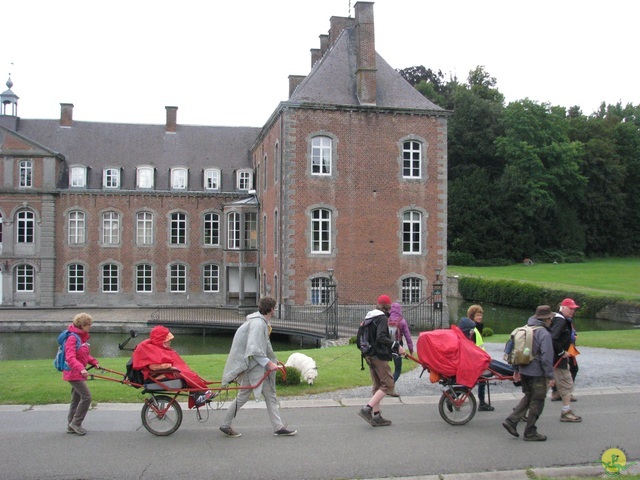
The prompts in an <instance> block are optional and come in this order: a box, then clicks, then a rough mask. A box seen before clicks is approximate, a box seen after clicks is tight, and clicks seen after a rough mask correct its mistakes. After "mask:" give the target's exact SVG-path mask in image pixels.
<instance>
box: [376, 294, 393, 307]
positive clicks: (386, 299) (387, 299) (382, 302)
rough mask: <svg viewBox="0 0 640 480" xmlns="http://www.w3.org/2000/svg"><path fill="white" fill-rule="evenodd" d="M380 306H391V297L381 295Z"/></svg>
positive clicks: (379, 298)
mask: <svg viewBox="0 0 640 480" xmlns="http://www.w3.org/2000/svg"><path fill="white" fill-rule="evenodd" d="M378 305H391V297H390V296H389V295H380V296H379V297H378Z"/></svg>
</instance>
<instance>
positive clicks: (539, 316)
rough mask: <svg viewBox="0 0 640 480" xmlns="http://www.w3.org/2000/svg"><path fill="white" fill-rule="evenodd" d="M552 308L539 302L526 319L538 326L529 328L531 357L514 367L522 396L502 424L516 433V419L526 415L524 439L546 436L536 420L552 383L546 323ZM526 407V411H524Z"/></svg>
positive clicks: (550, 349) (551, 346) (549, 323)
mask: <svg viewBox="0 0 640 480" xmlns="http://www.w3.org/2000/svg"><path fill="white" fill-rule="evenodd" d="M553 316H554V314H553V312H552V311H551V307H549V306H548V305H540V306H539V307H538V308H536V313H535V315H533V316H532V317H531V318H529V320H528V321H527V325H529V326H531V327H538V328H536V329H535V330H534V332H533V355H534V358H533V360H532V361H531V363H529V364H528V365H518V366H517V367H516V377H515V380H516V381H517V380H518V377H519V378H520V380H521V381H522V393H524V397H522V399H521V400H520V403H518V405H517V406H516V408H514V409H513V412H512V413H511V415H509V416H508V417H507V418H506V419H505V421H504V422H503V423H502V426H503V427H504V428H505V429H506V430H507V432H509V433H510V434H511V435H513V436H514V437H519V436H520V434H519V433H518V430H517V426H518V422H519V421H520V420H523V417H525V416H526V422H527V424H526V426H525V427H524V440H526V441H529V442H544V441H545V440H546V439H547V437H546V435H542V434H540V433H538V429H537V427H536V422H537V421H538V418H539V417H540V415H541V414H542V410H543V409H544V401H545V398H546V396H547V391H548V389H549V387H552V386H553V385H554V384H555V380H554V376H553V359H554V354H553V343H552V341H551V333H549V326H550V325H551V320H552V319H553ZM527 411H528V413H527Z"/></svg>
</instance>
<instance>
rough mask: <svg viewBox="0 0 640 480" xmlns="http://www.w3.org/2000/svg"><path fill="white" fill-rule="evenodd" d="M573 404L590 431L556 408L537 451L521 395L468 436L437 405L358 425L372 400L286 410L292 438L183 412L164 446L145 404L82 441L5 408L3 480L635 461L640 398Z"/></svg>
mask: <svg viewBox="0 0 640 480" xmlns="http://www.w3.org/2000/svg"><path fill="white" fill-rule="evenodd" d="M576 393H577V394H578V395H579V396H580V400H579V404H578V405H579V410H578V411H579V413H580V415H582V416H583V418H584V421H583V422H582V423H581V424H563V423H560V422H559V409H560V407H559V405H558V403H549V402H548V403H547V405H546V410H545V412H544V414H543V416H542V418H541V419H540V421H539V429H540V431H541V432H542V433H545V434H546V435H548V436H549V440H548V441H547V442H542V443H534V444H532V443H527V442H523V441H522V440H521V439H516V438H514V437H512V436H510V435H509V434H507V433H506V432H505V431H504V429H503V428H502V426H501V422H502V419H503V418H504V417H505V416H506V415H507V413H508V412H509V411H510V410H511V408H512V407H513V406H514V405H515V403H516V401H517V398H519V394H518V393H517V392H514V393H513V394H497V395H495V396H494V399H493V403H494V405H495V406H496V411H495V412H478V413H477V414H476V417H475V418H474V419H473V420H472V421H471V422H470V423H469V424H467V425H465V426H462V427H452V426H450V425H448V424H446V423H445V422H444V421H443V420H442V419H441V418H440V416H439V414H438V410H437V400H438V398H437V397H436V396H428V397H418V396H414V397H406V398H402V399H400V400H398V399H392V398H388V399H385V402H384V404H383V405H384V413H385V416H387V417H389V418H390V419H392V420H393V425H392V426H390V427H381V428H373V427H371V426H369V425H368V424H366V423H365V422H364V421H363V420H362V419H360V418H359V417H358V416H357V415H356V412H357V409H358V408H359V407H360V405H362V403H363V401H364V399H357V398H345V399H341V400H340V401H335V400H330V399H320V400H313V401H310V400H304V401H300V400H283V401H282V413H283V417H284V419H285V421H287V422H288V423H289V426H290V427H293V428H296V429H298V431H299V434H298V435H297V436H295V437H285V438H275V437H274V436H273V435H272V431H271V428H270V425H269V423H268V419H267V415H266V412H265V411H263V405H262V404H255V403H253V402H252V403H251V404H250V405H248V407H249V408H247V409H246V410H244V409H243V410H242V411H241V412H240V414H239V417H238V419H237V421H236V424H234V426H235V427H236V429H237V430H239V431H240V432H242V434H243V435H242V437H240V438H227V437H224V436H223V435H222V434H221V433H220V432H219V431H218V425H219V422H220V419H221V417H222V412H220V411H216V410H212V411H210V418H209V419H208V421H207V422H205V423H198V422H197V420H196V416H195V412H193V411H185V415H184V422H183V425H182V426H181V427H180V429H179V430H178V431H177V432H176V433H174V434H173V435H171V436H169V437H155V436H152V435H151V434H149V433H148V432H147V431H146V430H145V429H144V427H142V426H141V421H140V408H141V404H128V405H109V404H100V405H98V406H97V408H95V409H93V410H91V411H90V412H89V415H88V417H87V419H86V421H85V427H86V428H87V429H88V430H89V433H88V434H87V435H86V436H84V437H79V436H77V435H69V434H66V433H65V429H66V425H65V419H66V409H67V406H66V405H48V406H40V407H35V408H29V407H26V406H25V407H16V406H0V425H1V426H2V427H1V431H0V465H2V467H1V468H0V479H3V480H4V479H8V480H13V479H21V480H35V479H38V480H54V479H55V480H65V479H67V480H72V479H74V480H77V479H93V480H103V479H104V480H107V479H109V480H111V479H126V480H128V479H132V480H133V479H136V480H140V479H154V480H163V479H171V480H174V479H178V478H186V479H189V480H201V479H202V480H204V479H230V478H231V479H234V480H245V479H246V480H249V479H260V480H264V479H279V480H300V479H309V480H315V479H350V478H370V479H371V478H390V477H395V478H397V477H406V478H425V479H426V478H444V479H454V478H455V479H459V478H474V479H476V478H485V479H489V478H491V479H496V478H504V479H507V478H508V479H519V478H522V479H526V478H527V477H526V474H525V471H524V469H526V468H527V467H529V466H531V465H535V466H536V472H540V471H541V470H540V469H542V468H545V467H568V466H582V467H577V468H576V469H575V470H572V472H573V471H575V472H577V473H580V472H587V471H588V472H589V473H603V470H602V467H600V466H598V465H596V464H595V462H598V461H599V460H600V457H601V455H602V452H603V451H604V450H605V449H607V448H609V447H618V448H622V449H624V451H626V452H627V454H628V455H629V457H630V458H629V459H630V460H638V458H639V457H640V436H639V435H638V419H639V418H640V402H638V399H639V398H640V397H639V394H640V387H627V388H623V387H619V388H613V387H612V388H607V389H585V390H578V391H577V392H576ZM584 466H586V467H584ZM512 470H518V471H517V472H514V471H512ZM502 471H505V472H502ZM554 471H555V470H551V471H550V472H552V473H553V472H554ZM636 471H637V470H636ZM465 472H485V473H484V474H481V473H474V474H472V475H461V474H463V473H465ZM431 475H443V476H442V477H437V476H436V477H430V476H431Z"/></svg>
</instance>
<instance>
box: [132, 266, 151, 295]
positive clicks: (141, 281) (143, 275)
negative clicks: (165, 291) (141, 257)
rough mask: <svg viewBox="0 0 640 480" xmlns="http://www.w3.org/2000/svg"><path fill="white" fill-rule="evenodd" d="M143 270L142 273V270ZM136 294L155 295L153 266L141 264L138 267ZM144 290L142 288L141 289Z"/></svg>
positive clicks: (136, 270)
mask: <svg viewBox="0 0 640 480" xmlns="http://www.w3.org/2000/svg"><path fill="white" fill-rule="evenodd" d="M141 269H143V271H142V272H141V271H140V270H141ZM135 272H136V279H135V283H136V293H153V265H151V264H150V263H139V264H137V265H136V269H135ZM141 286H142V287H144V288H142V289H141V288H140V287H141Z"/></svg>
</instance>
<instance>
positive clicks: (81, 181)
mask: <svg viewBox="0 0 640 480" xmlns="http://www.w3.org/2000/svg"><path fill="white" fill-rule="evenodd" d="M86 187H87V167H85V166H82V165H74V166H72V167H70V168H69V188H86Z"/></svg>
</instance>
